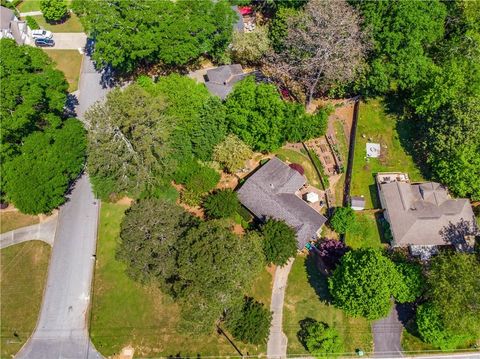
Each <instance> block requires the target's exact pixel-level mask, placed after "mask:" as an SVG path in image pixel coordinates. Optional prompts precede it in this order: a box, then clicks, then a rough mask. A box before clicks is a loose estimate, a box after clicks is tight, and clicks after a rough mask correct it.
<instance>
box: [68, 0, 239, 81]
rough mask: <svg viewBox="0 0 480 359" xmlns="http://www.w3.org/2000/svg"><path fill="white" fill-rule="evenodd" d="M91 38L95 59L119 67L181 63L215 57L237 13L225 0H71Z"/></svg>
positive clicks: (124, 69) (227, 40)
mask: <svg viewBox="0 0 480 359" xmlns="http://www.w3.org/2000/svg"><path fill="white" fill-rule="evenodd" d="M74 9H75V11H76V12H77V13H78V14H80V15H81V16H82V17H83V21H84V22H85V24H86V27H87V28H88V30H89V31H90V33H91V35H92V37H93V38H94V39H95V51H94V53H93V58H94V60H95V61H96V62H97V63H98V64H100V65H102V66H103V65H109V66H112V67H113V68H114V69H116V70H118V71H120V72H131V71H133V70H135V68H136V67H137V66H139V65H144V64H155V63H158V62H160V63H162V64H164V65H166V66H183V65H186V64H188V63H189V62H191V61H193V60H196V59H198V58H199V57H200V56H202V55H205V54H209V55H211V56H213V57H219V56H221V55H222V54H223V52H224V50H225V49H226V47H227V46H228V44H229V43H230V41H231V37H232V27H233V24H234V22H235V21H236V15H235V13H234V12H233V10H232V9H231V8H230V6H229V4H228V2H227V1H224V0H221V1H211V0H198V1H188V0H180V1H174V2H172V1H141V2H139V1H136V0H124V1H120V2H118V1H114V0H108V1H102V2H99V1H97V0H76V1H75V4H74Z"/></svg>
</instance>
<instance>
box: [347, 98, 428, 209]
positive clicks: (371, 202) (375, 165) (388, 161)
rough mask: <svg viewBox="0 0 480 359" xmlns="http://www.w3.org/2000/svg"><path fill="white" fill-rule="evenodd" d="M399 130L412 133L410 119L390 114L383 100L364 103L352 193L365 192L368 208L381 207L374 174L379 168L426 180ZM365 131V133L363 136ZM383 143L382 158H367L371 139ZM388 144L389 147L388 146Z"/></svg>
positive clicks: (360, 120) (356, 144)
mask: <svg viewBox="0 0 480 359" xmlns="http://www.w3.org/2000/svg"><path fill="white" fill-rule="evenodd" d="M399 132H402V133H405V135H407V134H408V129H407V126H406V122H404V121H402V120H401V119H399V118H398V117H397V116H395V115H392V114H387V112H386V108H385V104H384V103H383V102H382V101H381V100H378V99H377V100H370V101H368V102H366V103H363V102H362V103H361V105H360V112H359V118H358V128H357V137H356V142H355V158H354V163H353V173H352V186H351V194H352V195H353V196H355V195H364V196H365V198H366V208H379V207H380V204H379V203H378V199H377V189H376V186H375V179H374V174H376V173H377V172H385V171H395V172H407V173H408V174H409V176H410V179H411V180H412V181H421V180H423V178H422V175H421V173H420V170H419V169H418V167H417V166H416V165H415V164H414V163H413V160H412V157H411V156H410V155H408V154H407V153H406V151H405V149H404V148H403V147H402V145H401V143H400V137H399ZM362 135H365V138H363V136H362ZM369 138H371V139H372V142H375V143H380V144H381V147H382V148H381V156H380V158H370V159H369V160H368V162H367V160H366V159H365V157H366V149H365V145H366V143H367V142H369ZM385 145H386V146H387V147H386V148H385V147H384V146H385Z"/></svg>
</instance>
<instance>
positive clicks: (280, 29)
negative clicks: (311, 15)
mask: <svg viewBox="0 0 480 359" xmlns="http://www.w3.org/2000/svg"><path fill="white" fill-rule="evenodd" d="M297 14H298V10H296V9H294V8H288V7H281V8H280V9H279V10H278V11H277V12H276V13H275V17H274V18H273V20H272V21H271V22H270V26H269V29H268V36H269V37H270V41H271V43H272V46H273V49H274V50H275V51H276V52H279V51H281V50H282V48H283V40H284V39H285V37H286V36H287V19H288V18H290V17H293V16H295V15H297Z"/></svg>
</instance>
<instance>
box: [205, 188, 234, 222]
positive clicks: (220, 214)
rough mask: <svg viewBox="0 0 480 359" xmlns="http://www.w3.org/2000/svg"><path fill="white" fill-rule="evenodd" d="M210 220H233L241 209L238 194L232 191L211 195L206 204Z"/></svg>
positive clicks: (219, 191)
mask: <svg viewBox="0 0 480 359" xmlns="http://www.w3.org/2000/svg"><path fill="white" fill-rule="evenodd" d="M203 207H204V208H205V213H206V214H207V216H208V217H209V218H232V217H233V216H234V215H235V214H236V213H237V211H238V209H239V208H240V202H239V201H238V197H237V192H234V191H232V190H231V189H223V190H218V191H216V192H214V193H212V194H211V195H209V196H208V197H207V198H206V199H205V201H204V203H203Z"/></svg>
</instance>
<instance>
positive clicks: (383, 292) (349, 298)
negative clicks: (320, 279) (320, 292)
mask: <svg viewBox="0 0 480 359" xmlns="http://www.w3.org/2000/svg"><path fill="white" fill-rule="evenodd" d="M398 279H399V276H398V273H397V271H396V269H395V265H394V264H393V262H392V261H391V260H389V259H388V258H386V257H384V256H383V255H382V253H381V252H380V251H378V250H375V249H370V248H369V249H358V250H353V251H349V252H347V254H345V255H344V256H343V257H342V259H341V261H340V265H338V266H337V268H336V269H335V271H334V272H333V276H331V277H330V278H329V281H328V284H329V288H330V293H331V295H332V297H333V303H334V304H335V306H337V307H339V308H341V309H343V310H344V311H345V312H346V313H347V314H348V315H350V316H353V317H357V316H362V317H365V318H367V319H370V320H374V319H378V318H382V317H385V316H387V315H388V313H389V311H390V308H391V302H390V297H391V296H392V294H393V292H394V288H395V285H397V283H398Z"/></svg>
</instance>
